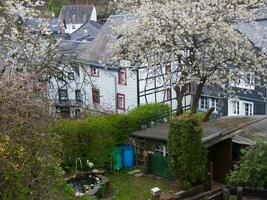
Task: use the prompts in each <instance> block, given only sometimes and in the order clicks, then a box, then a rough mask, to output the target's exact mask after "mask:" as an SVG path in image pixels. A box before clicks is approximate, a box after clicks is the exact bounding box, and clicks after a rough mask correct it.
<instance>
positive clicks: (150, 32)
mask: <svg viewBox="0 0 267 200" xmlns="http://www.w3.org/2000/svg"><path fill="white" fill-rule="evenodd" d="M264 2H266V1H264V0H257V1H254V0H251V1H213V0H210V1H207V0H198V1H195V0H190V1H188V0H178V1H177V0H171V1H153V0H144V1H143V0H141V1H135V0H122V1H119V2H116V5H117V10H118V12H121V13H127V14H129V15H132V16H133V19H132V20H129V21H127V22H125V23H124V24H122V25H120V26H116V27H114V33H115V34H116V35H119V36H120V37H118V40H117V43H116V44H115V45H114V48H115V49H116V52H115V55H114V58H115V60H118V59H119V60H121V59H123V60H128V61H131V62H132V63H133V64H135V65H139V66H143V67H145V68H146V69H147V71H150V72H153V73H161V72H162V71H164V70H162V68H164V67H165V66H166V65H171V68H172V69H171V71H172V73H170V75H168V76H167V79H166V80H168V81H169V82H170V81H171V82H172V83H174V90H175V92H176V100H177V105H178V106H177V115H179V114H181V113H182V112H183V110H182V107H183V106H182V99H183V96H184V93H185V91H186V84H187V83H188V82H193V83H194V84H195V85H196V90H195V95H194V98H193V100H192V104H191V112H193V113H195V112H196V111H197V108H198V102H199V99H200V97H201V93H202V91H203V88H204V86H206V85H212V86H218V87H220V88H221V89H222V91H227V93H231V92H230V91H232V90H233V87H232V86H235V85H236V84H237V82H238V80H239V79H240V78H241V79H245V77H244V73H245V72H246V73H253V74H254V75H255V78H256V81H255V82H256V84H258V85H263V82H264V80H265V78H264V75H266V69H265V68H264V67H263V64H264V63H263V62H266V54H265V52H263V51H260V48H256V47H255V46H254V45H253V43H251V41H249V39H248V38H246V37H245V36H244V35H242V34H240V33H239V32H238V31H237V28H236V26H237V23H242V22H244V21H245V20H247V21H248V20H253V15H251V11H252V10H253V9H255V8H257V7H258V6H261V5H262V3H264ZM117 52H119V54H117ZM264 59H265V61H264Z"/></svg>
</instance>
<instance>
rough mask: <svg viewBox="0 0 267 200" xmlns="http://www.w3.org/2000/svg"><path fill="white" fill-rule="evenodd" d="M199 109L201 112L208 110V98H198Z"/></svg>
mask: <svg viewBox="0 0 267 200" xmlns="http://www.w3.org/2000/svg"><path fill="white" fill-rule="evenodd" d="M200 109H201V110H207V109H208V98H207V97H201V98H200Z"/></svg>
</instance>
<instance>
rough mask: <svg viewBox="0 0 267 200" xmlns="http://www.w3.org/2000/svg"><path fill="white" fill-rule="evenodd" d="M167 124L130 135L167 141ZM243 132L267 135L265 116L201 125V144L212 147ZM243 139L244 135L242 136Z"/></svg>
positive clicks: (228, 119)
mask: <svg viewBox="0 0 267 200" xmlns="http://www.w3.org/2000/svg"><path fill="white" fill-rule="evenodd" d="M168 129H169V127H168V124H161V125H159V126H155V127H152V128H147V129H144V130H141V131H137V132H134V133H132V136H133V137H137V138H143V139H149V140H161V141H165V142H166V141H167V139H168ZM243 132H245V133H247V134H249V135H251V136H253V137H255V136H256V135H260V136H262V137H264V136H265V135H267V116H263V115H254V116H234V117H232V116H231V117H222V118H219V119H216V120H211V121H209V122H207V123H204V124H203V138H202V142H203V144H204V145H205V146H207V147H209V146H212V145H214V144H216V143H218V142H220V141H223V140H225V139H227V138H230V137H233V136H234V135H237V134H243ZM242 136H243V137H245V136H244V135H242Z"/></svg>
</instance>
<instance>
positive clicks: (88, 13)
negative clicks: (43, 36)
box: [58, 5, 97, 34]
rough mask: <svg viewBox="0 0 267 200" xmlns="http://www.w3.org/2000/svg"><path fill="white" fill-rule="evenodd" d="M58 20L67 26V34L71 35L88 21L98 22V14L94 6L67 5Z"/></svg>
mask: <svg viewBox="0 0 267 200" xmlns="http://www.w3.org/2000/svg"><path fill="white" fill-rule="evenodd" d="M58 18H59V19H61V20H62V22H63V23H64V24H65V33H68V34H71V33H73V32H74V31H76V30H77V29H79V28H80V27H81V26H82V25H83V24H85V23H86V22H87V21H90V20H91V21H97V13H96V8H95V6H94V5H67V6H63V7H62V9H61V11H60V14H59V16H58Z"/></svg>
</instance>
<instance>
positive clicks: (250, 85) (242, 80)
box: [230, 72, 255, 90]
mask: <svg viewBox="0 0 267 200" xmlns="http://www.w3.org/2000/svg"><path fill="white" fill-rule="evenodd" d="M240 76H241V77H238V78H237V80H232V81H231V82H230V85H231V86H233V87H238V88H243V89H248V90H254V89H255V74H254V73H252V72H242V73H240ZM248 77H249V81H247V80H248V79H247V78H248Z"/></svg>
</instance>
